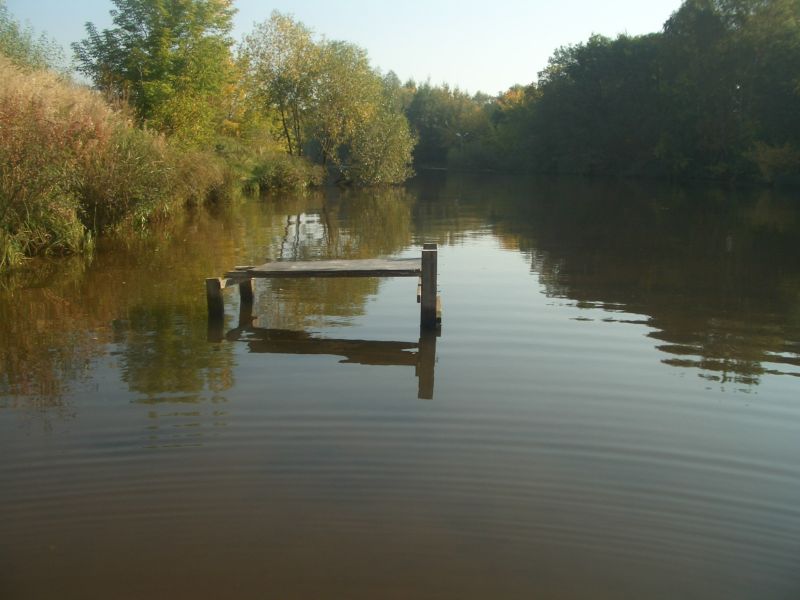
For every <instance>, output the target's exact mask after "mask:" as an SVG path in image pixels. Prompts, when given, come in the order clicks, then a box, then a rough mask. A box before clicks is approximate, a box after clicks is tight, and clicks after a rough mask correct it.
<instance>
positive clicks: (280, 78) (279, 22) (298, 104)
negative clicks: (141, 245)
mask: <svg viewBox="0 0 800 600" xmlns="http://www.w3.org/2000/svg"><path fill="white" fill-rule="evenodd" d="M240 53H241V55H242V59H243V62H244V64H245V85H246V87H247V89H248V93H249V95H250V98H251V101H253V102H255V103H257V104H258V105H260V107H261V108H262V110H264V111H270V110H274V111H276V113H277V115H278V119H279V125H280V128H279V131H278V137H279V138H280V139H282V140H283V142H284V143H285V145H286V151H287V152H288V153H289V154H292V155H298V156H302V154H303V148H304V145H305V142H306V140H305V137H304V136H305V133H306V132H305V130H306V120H307V118H308V116H309V114H310V112H311V107H312V104H313V102H314V96H315V92H316V88H317V84H318V78H319V69H320V48H319V46H318V45H317V44H316V43H315V42H314V39H313V33H312V32H311V30H310V29H308V28H307V27H306V26H305V25H303V24H302V23H299V22H297V21H295V20H294V19H293V18H292V17H290V16H288V15H284V14H281V13H280V12H278V11H273V12H272V14H271V15H270V18H269V19H268V20H266V21H265V22H263V23H260V24H258V25H256V28H255V30H254V31H253V33H251V34H250V35H248V36H246V37H245V41H244V44H243V45H242V47H241V51H240Z"/></svg>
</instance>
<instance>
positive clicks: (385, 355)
mask: <svg viewBox="0 0 800 600" xmlns="http://www.w3.org/2000/svg"><path fill="white" fill-rule="evenodd" d="M255 323H256V319H255V318H254V317H253V306H252V304H251V303H248V302H243V303H242V304H241V307H240V312H239V325H238V327H236V328H234V329H231V330H230V331H228V332H227V333H225V327H224V321H223V320H222V319H215V318H211V317H210V318H209V321H208V341H209V342H211V343H220V342H222V341H223V340H225V341H228V342H244V343H246V344H247V346H248V349H249V351H250V352H252V353H255V354H307V355H312V354H325V355H330V356H341V357H343V358H344V360H342V361H340V362H341V363H343V364H359V365H369V366H399V367H414V373H415V375H416V377H417V378H418V380H419V385H418V389H417V397H418V398H419V399H421V400H433V382H434V371H435V368H436V338H437V336H438V335H440V331H441V330H440V329H437V330H435V331H433V330H426V329H423V328H420V338H419V341H418V342H417V343H414V342H396V341H383V340H353V339H333V338H324V337H316V336H314V335H313V334H311V333H308V332H306V331H292V330H288V329H269V328H264V327H258V326H257V325H256V324H255Z"/></svg>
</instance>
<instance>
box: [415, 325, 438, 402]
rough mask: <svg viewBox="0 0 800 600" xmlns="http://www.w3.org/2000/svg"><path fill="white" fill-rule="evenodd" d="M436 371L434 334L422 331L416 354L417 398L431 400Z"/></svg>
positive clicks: (433, 332)
mask: <svg viewBox="0 0 800 600" xmlns="http://www.w3.org/2000/svg"><path fill="white" fill-rule="evenodd" d="M435 370H436V332H435V331H433V330H432V329H422V330H421V331H420V332H419V351H418V353H417V377H418V378H419V387H418V388H417V398H419V399H420V400H433V374H434V372H435Z"/></svg>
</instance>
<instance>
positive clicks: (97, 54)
mask: <svg viewBox="0 0 800 600" xmlns="http://www.w3.org/2000/svg"><path fill="white" fill-rule="evenodd" d="M112 1H113V3H114V5H115V6H116V7H117V8H116V10H112V11H111V16H112V20H113V23H114V25H115V27H114V28H112V29H104V30H103V31H102V32H100V31H98V30H97V28H96V27H95V26H94V25H93V24H91V23H87V24H86V31H87V33H88V38H87V39H85V40H83V41H81V42H80V43H76V44H73V46H72V47H73V50H74V52H75V56H76V60H77V63H78V71H80V72H81V73H83V74H85V75H86V76H87V77H89V78H90V79H91V80H92V82H93V83H94V85H95V86H96V87H97V88H99V89H101V90H103V91H105V92H106V94H107V95H108V96H109V97H110V98H112V99H117V100H123V99H124V100H128V101H129V102H130V103H131V104H132V106H133V107H134V109H135V111H136V114H137V117H138V118H139V120H140V121H141V122H143V123H147V124H148V125H150V126H152V127H154V128H156V129H158V130H160V131H163V132H166V133H168V134H172V135H175V136H177V137H178V138H181V139H184V140H186V141H187V142H191V143H200V142H207V141H208V139H209V138H210V137H211V135H212V134H213V133H214V130H215V128H216V127H217V126H218V125H219V122H220V121H221V119H222V114H221V106H222V102H221V98H222V96H223V91H224V90H225V88H226V84H227V83H228V82H229V81H230V80H231V78H232V70H233V62H232V59H231V53H230V47H231V44H232V40H231V39H230V37H229V34H230V31H231V28H232V18H233V14H234V12H235V9H234V8H233V7H232V0H112Z"/></svg>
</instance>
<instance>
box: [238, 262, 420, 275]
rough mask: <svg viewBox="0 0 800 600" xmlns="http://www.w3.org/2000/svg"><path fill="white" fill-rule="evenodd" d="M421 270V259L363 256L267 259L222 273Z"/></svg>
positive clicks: (408, 272)
mask: <svg viewBox="0 0 800 600" xmlns="http://www.w3.org/2000/svg"><path fill="white" fill-rule="evenodd" d="M421 272H422V264H421V260H420V259H418V258H404V259H365V260H311V261H283V262H271V263H265V264H263V265H259V266H257V267H253V268H248V269H243V270H236V271H231V272H229V273H226V274H225V276H226V277H231V278H234V279H236V278H239V279H241V278H242V277H258V278H279V277H417V276H419V274H420V273H421Z"/></svg>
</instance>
